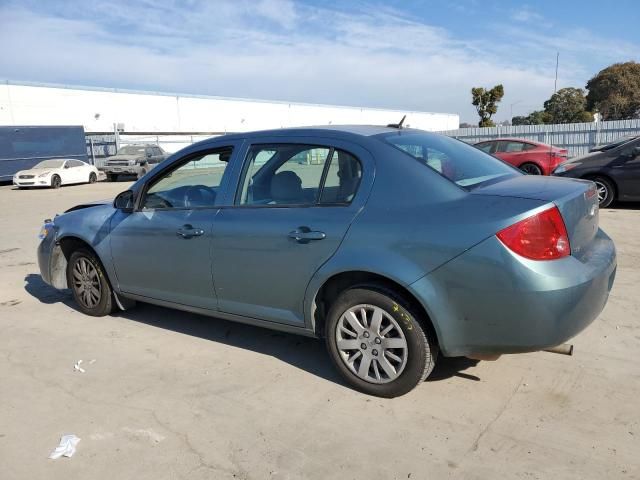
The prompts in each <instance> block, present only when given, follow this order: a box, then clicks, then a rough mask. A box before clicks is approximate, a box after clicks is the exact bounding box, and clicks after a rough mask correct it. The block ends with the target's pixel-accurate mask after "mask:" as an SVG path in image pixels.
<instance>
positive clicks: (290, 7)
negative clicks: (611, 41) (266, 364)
mask: <svg viewBox="0 0 640 480" xmlns="http://www.w3.org/2000/svg"><path fill="white" fill-rule="evenodd" d="M35 5H36V6H35V7H32V8H23V7H19V6H8V5H6V6H4V7H0V58H2V59H3V60H2V65H1V66H0V77H2V76H4V77H6V78H9V79H16V80H33V81H45V82H59V83H68V84H76V85H83V84H84V85H99V86H106V87H120V88H137V89H152V90H164V91H171V92H181V93H196V94H209V95H225V96H238V97H254V98H267V99H279V100H291V101H305V102H311V103H336V104H348V105H364V106H374V107H391V108H406V109H412V110H426V111H442V112H452V113H460V114H461V117H462V119H463V120H467V121H473V120H474V118H475V111H474V109H473V107H472V106H471V105H470V93H469V91H470V89H471V87H472V86H478V85H484V86H493V85H495V84H496V83H502V84H504V86H505V91H506V92H507V94H506V96H505V99H504V100H503V105H509V104H510V103H513V102H516V101H520V102H519V104H518V107H517V108H523V107H524V106H525V105H540V106H541V104H542V102H543V101H544V100H545V99H546V98H548V96H549V95H550V93H551V91H552V89H553V66H554V65H553V62H555V50H553V49H552V48H551V46H550V42H551V43H553V45H556V44H558V45H561V46H562V48H567V49H571V52H572V53H571V55H570V56H569V57H568V58H566V60H565V59H564V58H563V57H561V58H562V59H563V60H565V63H564V65H566V67H567V69H566V70H561V72H563V73H566V75H561V77H562V78H561V79H560V84H561V85H564V83H567V84H571V85H577V86H582V85H583V84H584V81H585V80H586V78H585V76H584V72H583V71H581V70H580V69H581V68H583V67H582V66H581V65H582V64H581V62H580V58H579V55H583V54H584V52H583V53H580V54H579V55H578V53H576V52H575V49H576V48H577V46H578V44H579V43H580V42H581V41H583V38H578V39H576V40H572V38H571V37H570V36H569V33H570V32H567V34H566V36H564V37H560V38H552V37H544V36H543V35H541V34H539V33H537V32H536V30H535V29H533V30H528V29H526V27H524V26H523V27H518V28H515V27H513V26H505V25H496V26H495V28H496V30H495V31H496V32H509V29H511V31H510V33H508V35H512V36H513V37H512V38H514V39H516V40H515V41H513V42H510V43H505V42H502V41H499V40H497V39H494V40H491V41H487V40H486V39H485V40H483V41H472V40H469V39H461V38H456V37H454V36H453V35H452V34H451V33H450V32H448V31H447V30H445V29H442V28H440V27H437V26H433V25H428V24H425V23H421V22H418V21H414V20H411V19H410V18H409V17H408V16H406V15H404V14H403V13H402V12H396V11H395V10H393V9H390V8H382V9H378V8H361V9H359V11H357V12H346V11H336V10H332V9H329V8H321V7H311V6H309V5H304V4H296V3H293V2H291V1H288V0H261V1H259V2H253V1H250V0H236V1H232V0H222V1H217V2H207V1H198V0H190V1H187V2H185V1H182V2H179V1H178V0H176V1H175V2H164V3H162V4H161V6H160V7H157V6H155V3H152V2H150V1H148V0H144V1H137V2H136V1H125V0H114V1H112V2H109V3H90V2H80V3H78V2H70V3H67V4H62V5H58V7H57V8H58V11H57V12H56V14H55V15H54V14H51V13H47V12H46V11H42V10H41V7H39V6H38V5H39V4H37V3H36V4H35ZM499 35H500V34H499V33H496V36H499ZM594 43H597V42H596V41H595V39H594ZM583 46H584V44H583ZM631 47H633V46H630V48H631ZM550 48H551V49H552V53H549V50H550ZM553 48H555V47H553ZM594 48H596V49H597V51H598V52H599V53H598V54H602V55H604V53H605V50H606V48H607V46H606V44H605V45H604V46H603V44H602V43H600V44H599V45H597V46H595V47H594ZM561 55H562V54H561ZM609 56H611V53H609ZM591 73H594V72H591ZM587 78H588V77H587ZM576 82H577V83H576ZM531 109H533V108H531ZM508 110H509V108H508V107H505V106H503V107H502V110H501V112H500V113H499V114H498V119H502V118H506V117H507V116H508V114H509V112H508ZM514 113H515V114H517V113H525V112H520V111H514Z"/></svg>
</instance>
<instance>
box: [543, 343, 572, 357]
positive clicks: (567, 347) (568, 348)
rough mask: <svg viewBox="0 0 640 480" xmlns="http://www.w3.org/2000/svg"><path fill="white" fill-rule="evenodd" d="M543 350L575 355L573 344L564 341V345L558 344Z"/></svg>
mask: <svg viewBox="0 0 640 480" xmlns="http://www.w3.org/2000/svg"><path fill="white" fill-rule="evenodd" d="M543 352H551V353H559V354H560V355H569V356H571V355H573V345H571V344H570V343H563V344H562V345H556V346H555V347H550V348H545V349H544V350H543Z"/></svg>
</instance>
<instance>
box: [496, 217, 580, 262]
mask: <svg viewBox="0 0 640 480" xmlns="http://www.w3.org/2000/svg"><path fill="white" fill-rule="evenodd" d="M496 236H497V237H498V238H499V239H500V241H501V242H502V243H504V244H505V245H506V246H507V247H508V248H509V249H511V250H513V251H514V252H515V253H517V254H518V255H522V256H523V257H525V258H530V259H531V260H555V259H558V258H562V257H567V256H569V255H571V246H570V245H569V236H568V235H567V228H566V227H565V225H564V221H563V220H562V216H561V215H560V211H559V210H558V207H552V208H550V209H549V210H545V211H544V212H540V213H538V214H536V215H533V216H532V217H529V218H525V219H524V220H521V221H519V222H518V223H515V224H513V225H511V226H510V227H507V228H505V229H504V230H500V231H499V232H498V233H497V234H496Z"/></svg>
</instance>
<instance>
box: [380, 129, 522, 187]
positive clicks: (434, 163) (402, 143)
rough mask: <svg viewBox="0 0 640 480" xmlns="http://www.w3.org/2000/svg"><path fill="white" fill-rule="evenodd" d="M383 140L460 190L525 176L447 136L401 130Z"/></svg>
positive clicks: (387, 134)
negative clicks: (497, 180)
mask: <svg viewBox="0 0 640 480" xmlns="http://www.w3.org/2000/svg"><path fill="white" fill-rule="evenodd" d="M380 137H382V139H383V140H384V141H385V142H387V143H390V144H391V145H393V146H394V147H396V148H398V149H399V150H401V151H403V152H404V153H406V154H408V155H410V156H412V157H413V158H415V159H416V160H418V161H420V162H421V163H424V164H425V165H426V166H428V167H430V168H432V169H433V170H435V171H436V172H438V173H439V174H440V175H442V176H443V177H445V178H447V179H448V180H450V181H452V182H454V183H455V184H456V185H458V186H459V187H463V188H473V187H476V186H478V185H480V184H482V183H485V182H489V181H492V180H495V179H498V178H503V177H504V178H508V177H515V176H518V175H522V173H521V172H519V171H518V170H516V169H515V168H513V167H511V166H509V165H507V164H506V163H504V162H502V161H501V160H498V159H497V158H495V157H492V156H491V155H488V154H486V153H484V152H483V151H481V150H479V149H478V148H476V147H473V146H471V145H467V144H466V143H464V142H461V141H459V140H455V139H453V138H449V137H446V136H444V135H437V134H432V133H427V132H416V131H402V130H399V131H398V132H394V133H386V134H382V135H380Z"/></svg>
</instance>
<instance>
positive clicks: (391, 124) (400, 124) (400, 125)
mask: <svg viewBox="0 0 640 480" xmlns="http://www.w3.org/2000/svg"><path fill="white" fill-rule="evenodd" d="M405 118H407V116H406V115H405V116H404V117H402V120H400V123H390V124H389V125H387V127H389V128H403V127H402V124H403V123H404V119H405Z"/></svg>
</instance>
